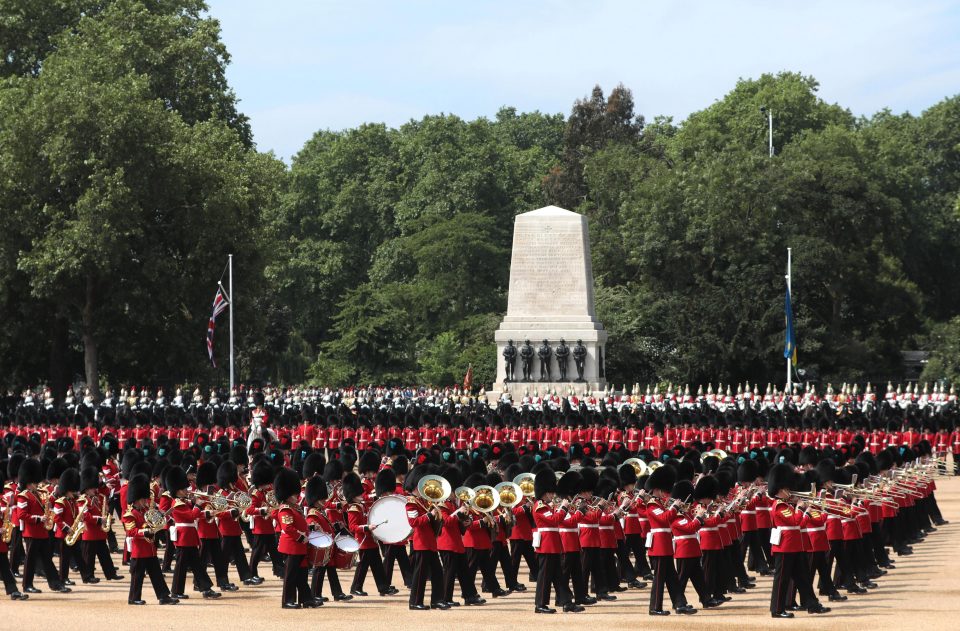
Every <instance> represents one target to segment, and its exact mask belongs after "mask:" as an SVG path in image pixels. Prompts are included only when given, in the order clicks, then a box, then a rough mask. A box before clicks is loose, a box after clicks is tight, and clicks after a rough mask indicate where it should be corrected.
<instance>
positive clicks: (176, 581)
mask: <svg viewBox="0 0 960 631" xmlns="http://www.w3.org/2000/svg"><path fill="white" fill-rule="evenodd" d="M176 562H177V565H176V567H175V568H173V581H172V582H171V585H170V588H171V589H172V590H173V593H174V594H183V593H185V592H184V591H183V590H184V589H185V588H186V585H187V571H188V570H189V571H190V573H192V574H193V586H194V588H195V589H197V590H198V591H201V592H205V591H207V590H208V589H211V588H212V587H213V583H212V582H211V581H210V575H209V574H207V567H206V566H205V565H203V564H202V563H200V548H186V547H183V548H177V554H176Z"/></svg>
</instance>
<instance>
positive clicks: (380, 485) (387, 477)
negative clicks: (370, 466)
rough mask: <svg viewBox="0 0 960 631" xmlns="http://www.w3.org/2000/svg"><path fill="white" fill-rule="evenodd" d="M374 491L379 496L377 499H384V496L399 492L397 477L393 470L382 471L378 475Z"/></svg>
mask: <svg viewBox="0 0 960 631" xmlns="http://www.w3.org/2000/svg"><path fill="white" fill-rule="evenodd" d="M373 489H374V491H375V492H376V494H377V497H383V496H384V495H390V494H391V493H393V492H394V491H396V490H397V475H396V473H394V471H393V469H390V468H387V469H381V470H380V472H379V473H377V477H376V479H374V481H373Z"/></svg>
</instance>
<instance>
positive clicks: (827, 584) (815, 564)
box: [808, 551, 838, 596]
mask: <svg viewBox="0 0 960 631" xmlns="http://www.w3.org/2000/svg"><path fill="white" fill-rule="evenodd" d="M808 556H809V557H810V580H811V582H812V581H813V577H814V576H817V575H819V576H820V581H819V584H818V586H817V591H819V592H820V593H821V594H826V595H828V596H832V595H834V594H837V593H838V592H837V588H836V587H835V586H834V584H833V580H832V579H831V578H830V563H829V562H828V561H827V553H826V552H823V551H820V552H811V553H810V554H809V555H808Z"/></svg>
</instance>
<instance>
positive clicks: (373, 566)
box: [350, 548, 390, 594]
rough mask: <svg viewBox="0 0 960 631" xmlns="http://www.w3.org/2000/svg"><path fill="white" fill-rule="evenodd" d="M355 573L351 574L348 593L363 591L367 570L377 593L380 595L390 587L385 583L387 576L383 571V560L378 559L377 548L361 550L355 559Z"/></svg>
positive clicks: (378, 552) (378, 550) (378, 551)
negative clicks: (371, 574)
mask: <svg viewBox="0 0 960 631" xmlns="http://www.w3.org/2000/svg"><path fill="white" fill-rule="evenodd" d="M357 558H358V559H359V561H357V571H356V572H355V573H354V574H353V583H352V584H351V585H350V591H361V590H363V582H364V581H365V580H366V579H367V570H368V569H369V570H370V572H372V573H373V580H374V581H375V582H376V584H377V591H378V592H380V593H381V594H382V593H383V592H385V591H386V589H387V588H388V587H390V583H388V582H387V575H386V574H385V573H384V571H383V559H381V558H380V549H379V548H370V549H368V550H361V551H360V553H359V556H358V557H357Z"/></svg>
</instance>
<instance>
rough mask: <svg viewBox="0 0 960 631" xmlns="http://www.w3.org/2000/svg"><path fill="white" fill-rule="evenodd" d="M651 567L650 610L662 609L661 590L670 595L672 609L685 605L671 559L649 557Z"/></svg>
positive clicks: (685, 601) (685, 600)
mask: <svg viewBox="0 0 960 631" xmlns="http://www.w3.org/2000/svg"><path fill="white" fill-rule="evenodd" d="M650 565H651V566H653V586H652V587H651V588H650V610H651V611H653V610H654V609H663V588H664V587H666V588H667V591H668V592H669V593H670V602H671V603H673V608H674V609H678V608H680V607H683V606H684V605H686V604H687V599H686V597H685V596H684V595H683V592H682V591H680V579H679V578H678V577H677V570H676V569H675V568H674V567H673V557H672V556H669V557H655V556H652V557H650Z"/></svg>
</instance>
